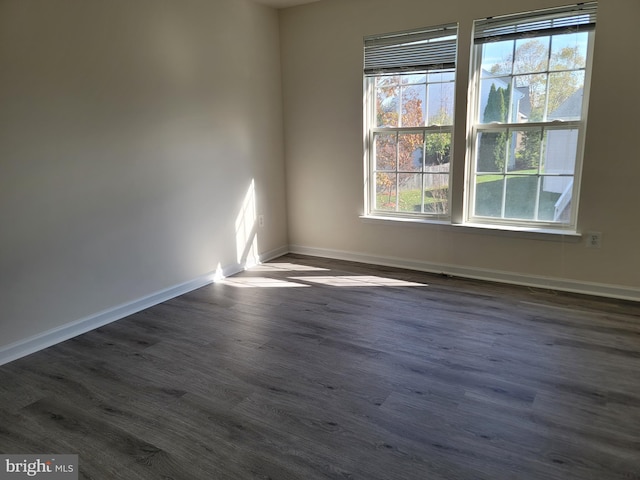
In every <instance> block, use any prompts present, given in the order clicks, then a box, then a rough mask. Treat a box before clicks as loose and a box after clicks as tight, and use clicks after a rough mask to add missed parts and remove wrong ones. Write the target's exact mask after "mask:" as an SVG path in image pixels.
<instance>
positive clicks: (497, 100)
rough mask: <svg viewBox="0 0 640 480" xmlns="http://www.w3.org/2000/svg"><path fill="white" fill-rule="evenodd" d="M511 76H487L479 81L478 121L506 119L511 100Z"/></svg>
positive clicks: (487, 121)
mask: <svg viewBox="0 0 640 480" xmlns="http://www.w3.org/2000/svg"><path fill="white" fill-rule="evenodd" d="M510 92H511V78H510V77H497V78H487V79H485V80H482V81H481V82H480V97H479V102H480V105H479V108H478V114H479V116H480V123H491V122H501V123H504V122H506V121H507V118H508V116H509V102H510V101H511V100H510V98H511V93H510Z"/></svg>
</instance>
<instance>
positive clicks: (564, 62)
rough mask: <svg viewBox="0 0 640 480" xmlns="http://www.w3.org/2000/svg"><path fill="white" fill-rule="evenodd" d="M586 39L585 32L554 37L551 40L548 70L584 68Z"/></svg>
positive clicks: (586, 34) (587, 36) (587, 35)
mask: <svg viewBox="0 0 640 480" xmlns="http://www.w3.org/2000/svg"><path fill="white" fill-rule="evenodd" d="M588 38H589V34H588V33H587V32H580V33H568V34H565V35H554V36H553V38H552V39H551V63H550V65H549V70H573V69H577V68H585V66H586V63H587V62H586V58H587V40H588Z"/></svg>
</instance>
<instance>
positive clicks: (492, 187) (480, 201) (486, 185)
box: [475, 175, 504, 217]
mask: <svg viewBox="0 0 640 480" xmlns="http://www.w3.org/2000/svg"><path fill="white" fill-rule="evenodd" d="M503 193H504V177H503V176H502V175H481V176H480V175H479V176H478V177H476V199H475V215H477V216H479V217H501V216H502V195H503Z"/></svg>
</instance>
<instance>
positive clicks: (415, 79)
mask: <svg viewBox="0 0 640 480" xmlns="http://www.w3.org/2000/svg"><path fill="white" fill-rule="evenodd" d="M426 81H427V74H426V73H418V74H407V75H402V84H403V85H406V84H409V83H425V82H426Z"/></svg>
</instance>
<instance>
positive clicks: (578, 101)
mask: <svg viewBox="0 0 640 480" xmlns="http://www.w3.org/2000/svg"><path fill="white" fill-rule="evenodd" d="M583 91H584V89H583V88H582V87H581V88H579V89H578V90H576V91H575V92H573V94H571V95H570V96H569V98H567V99H566V100H565V101H564V102H562V103H561V104H560V105H559V106H558V108H556V109H555V110H554V111H553V112H550V113H549V114H548V115H547V118H548V119H549V120H575V119H577V118H580V114H581V112H582V95H583Z"/></svg>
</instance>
